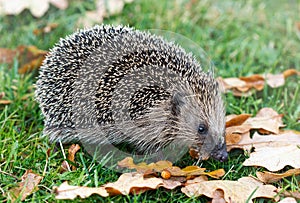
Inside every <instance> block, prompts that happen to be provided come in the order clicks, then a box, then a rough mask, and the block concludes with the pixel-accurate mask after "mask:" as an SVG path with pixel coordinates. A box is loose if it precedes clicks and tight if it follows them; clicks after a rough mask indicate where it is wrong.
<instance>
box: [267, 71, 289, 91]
mask: <svg viewBox="0 0 300 203" xmlns="http://www.w3.org/2000/svg"><path fill="white" fill-rule="evenodd" d="M265 79H266V82H267V84H268V85H269V86H270V87H272V88H277V87H281V86H283V85H284V83H285V77H284V75H283V74H282V73H281V74H275V75H274V74H269V73H268V74H267V75H266V76H265Z"/></svg>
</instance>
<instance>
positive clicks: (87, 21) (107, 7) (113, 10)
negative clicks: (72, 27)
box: [77, 0, 133, 27]
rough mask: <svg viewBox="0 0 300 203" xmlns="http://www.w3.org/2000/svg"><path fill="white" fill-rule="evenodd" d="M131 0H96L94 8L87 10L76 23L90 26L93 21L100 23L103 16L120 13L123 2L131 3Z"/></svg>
mask: <svg viewBox="0 0 300 203" xmlns="http://www.w3.org/2000/svg"><path fill="white" fill-rule="evenodd" d="M131 2H133V0H109V1H107V0H97V1H96V10H95V11H87V12H86V14H85V16H83V17H81V18H80V19H79V20H78V22H77V25H79V26H84V27H90V26H92V25H93V24H95V23H101V22H102V21H103V19H104V18H105V17H108V16H111V15H115V14H118V13H121V12H122V10H123V8H124V5H125V3H131Z"/></svg>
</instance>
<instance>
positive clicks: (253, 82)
mask: <svg viewBox="0 0 300 203" xmlns="http://www.w3.org/2000/svg"><path fill="white" fill-rule="evenodd" d="M240 80H242V81H244V82H246V87H248V88H249V89H250V88H254V89H256V90H258V91H260V90H262V89H263V88H264V85H265V79H264V77H262V76H261V75H258V74H254V75H251V76H248V77H240ZM237 89H238V90H239V91H241V92H243V91H242V90H241V89H239V88H237Z"/></svg>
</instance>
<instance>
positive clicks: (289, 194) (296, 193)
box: [276, 188, 300, 200]
mask: <svg viewBox="0 0 300 203" xmlns="http://www.w3.org/2000/svg"><path fill="white" fill-rule="evenodd" d="M276 192H277V193H278V194H279V195H280V196H284V197H292V198H295V199H298V200H300V191H288V190H281V189H280V188H278V189H277V191H276Z"/></svg>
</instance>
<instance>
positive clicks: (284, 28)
mask: <svg viewBox="0 0 300 203" xmlns="http://www.w3.org/2000/svg"><path fill="white" fill-rule="evenodd" d="M284 2H285V3H284ZM94 8H95V5H94V3H93V1H85V2H84V3H83V2H81V1H78V0H76V1H72V2H71V4H70V6H69V8H67V9H66V10H64V11H62V10H58V9H56V8H55V7H51V8H50V10H49V11H48V12H47V13H46V15H45V16H43V17H41V18H38V19H37V18H34V17H32V15H31V14H30V13H29V12H28V11H25V12H22V13H21V14H20V15H19V16H5V17H0V18H1V20H0V21H1V24H0V36H1V40H0V47H4V48H15V47H17V46H19V45H34V46H36V47H38V48H39V49H44V50H49V49H50V48H51V47H53V45H54V44H55V43H56V42H57V41H58V40H59V38H61V37H65V36H66V35H69V34H71V33H72V32H74V31H75V30H76V22H77V20H78V18H79V17H80V16H82V15H83V14H84V13H85V12H86V11H88V10H92V9H94ZM299 12H300V1H299V0H298V1H297V0H294V1H292V0H291V1H264V2H262V1H259V0H252V1H239V2H236V1H224V2H223V1H206V0H201V1H193V0H191V1H183V0H182V1H180V0H179V1H159V0H153V1H138V0H136V1H134V2H133V3H132V4H127V5H126V6H125V8H124V10H123V11H122V13H121V14H118V15H115V16H111V17H109V18H106V19H105V20H104V23H105V24H124V25H129V26H133V27H136V28H137V29H142V30H144V29H154V28H155V29H163V30H169V31H173V32H176V33H180V34H182V35H184V36H186V37H187V38H189V39H191V40H192V41H194V42H196V43H197V44H199V46H201V47H202V48H203V49H204V50H205V52H206V53H207V55H208V56H209V57H210V58H211V59H212V60H213V62H214V64H215V66H216V70H215V75H216V76H221V77H238V76H247V75H251V74H255V73H258V74H266V73H279V72H282V71H283V70H286V69H289V68H295V69H298V70H300V43H299V42H300V34H299V31H298V34H297V31H296V30H297V29H296V23H297V22H298V23H299V22H300V17H299ZM53 22H55V23H58V25H59V26H58V27H57V28H56V29H54V30H53V31H51V32H50V33H47V34H42V35H38V36H36V35H34V34H33V30H34V29H36V28H38V27H43V26H45V25H46V24H48V23H53ZM18 68H19V64H18V62H17V61H15V62H14V63H13V65H12V66H9V65H6V64H0V81H1V83H0V92H5V93H6V97H5V98H6V99H9V100H11V101H13V102H12V103H11V104H9V105H1V106H0V126H1V127H0V155H1V156H0V170H1V172H0V180H1V182H0V191H1V193H2V194H4V193H6V192H7V191H8V190H9V189H10V188H11V187H14V186H15V185H16V182H17V181H19V179H20V177H21V176H22V174H24V172H25V170H26V169H32V170H33V171H34V172H36V173H38V174H40V175H43V176H44V178H43V180H42V181H41V183H40V184H39V191H37V192H35V193H34V194H33V195H31V196H30V197H28V198H27V199H26V200H25V202H54V201H56V200H55V198H54V194H52V193H51V191H52V187H53V186H55V185H59V184H61V183H62V181H64V180H68V181H69V182H70V184H72V185H86V186H99V185H101V184H104V183H107V182H111V181H115V180H116V179H117V177H118V175H119V174H117V173H116V172H115V171H113V170H109V169H106V168H104V167H102V164H101V163H98V162H96V161H95V160H94V159H93V158H92V157H91V156H89V155H88V154H87V153H86V152H85V150H84V149H82V150H81V151H80V152H79V153H77V155H76V161H77V163H78V168H77V170H76V171H72V172H67V173H63V174H60V173H59V168H60V165H61V163H62V161H63V156H62V153H61V151H57V152H52V153H51V154H50V157H49V159H48V161H49V163H47V167H45V166H46V160H47V159H46V156H47V151H48V149H51V151H53V148H54V145H53V144H50V143H49V141H48V139H47V137H42V136H41V135H42V133H41V132H42V130H43V117H42V115H41V111H40V109H39V108H38V104H37V103H36V102H35V100H34V90H35V87H34V83H35V81H36V76H37V74H38V72H37V71H33V72H31V73H28V74H24V75H20V74H18ZM225 100H226V113H227V114H240V113H250V114H253V115H255V113H256V112H257V111H258V110H259V109H260V108H262V107H271V108H273V109H275V110H276V111H278V112H279V113H282V114H284V122H285V124H287V126H286V128H289V129H295V130H300V123H299V122H297V118H299V117H300V105H299V100H300V82H299V78H297V77H291V78H290V79H288V81H287V82H286V84H285V85H284V86H283V87H280V88H277V89H270V88H268V87H265V88H264V89H263V91H261V92H258V93H256V94H254V95H253V96H251V97H247V98H236V97H234V96H233V95H232V94H226V95H225ZM246 157H247V154H244V153H243V152H242V151H233V152H231V153H230V156H229V161H228V162H225V163H220V162H217V161H214V160H208V161H205V162H203V163H202V166H204V167H206V168H208V169H209V170H215V169H219V168H224V169H225V171H227V172H228V171H229V173H228V174H227V176H226V177H225V179H227V180H237V179H238V178H239V177H242V176H245V175H249V174H251V175H255V172H256V171H258V170H263V169H262V168H254V167H244V166H242V165H241V164H242V162H243V161H244V160H245V158H246ZM193 162H194V161H193V160H192V159H191V158H189V157H188V156H186V157H185V158H184V159H183V160H182V161H180V162H179V163H178V165H180V166H185V165H191V164H193ZM277 186H280V187H281V188H285V189H287V190H289V189H295V188H298V189H299V180H296V179H294V178H289V179H285V180H284V181H282V182H280V183H278V184H277ZM5 199H6V197H4V196H2V195H1V196H0V201H5ZM199 199H200V201H201V202H206V201H208V199H207V198H205V197H201V198H199ZM199 199H191V198H188V197H186V196H185V195H184V194H182V193H181V192H180V190H179V189H178V190H172V191H168V190H164V189H159V190H156V191H150V192H146V193H144V194H141V195H130V196H116V197H110V198H101V197H98V196H92V197H90V198H88V199H86V200H80V199H76V200H75V201H74V202H102V201H104V202H158V201H160V202H198V200H199ZM262 201H263V200H257V202H262ZM58 202H64V201H58Z"/></svg>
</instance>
